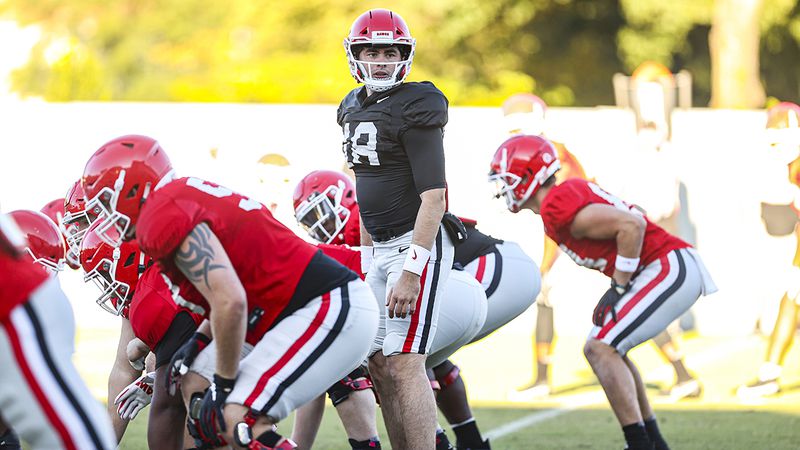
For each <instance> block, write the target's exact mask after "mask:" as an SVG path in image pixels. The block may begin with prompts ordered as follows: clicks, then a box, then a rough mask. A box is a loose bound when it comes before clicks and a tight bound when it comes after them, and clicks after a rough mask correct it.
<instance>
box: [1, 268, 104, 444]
mask: <svg viewBox="0 0 800 450" xmlns="http://www.w3.org/2000/svg"><path fill="white" fill-rule="evenodd" d="M74 343H75V320H74V318H73V315H72V308H71V307H70V304H69V300H67V298H66V297H65V296H64V293H63V292H62V291H61V288H60V287H59V285H58V280H57V279H56V278H53V279H51V280H48V281H46V282H45V283H44V284H42V286H40V287H39V288H38V289H37V290H35V291H34V292H33V294H32V295H31V297H30V298H29V299H28V301H27V302H26V303H24V304H22V305H19V306H17V307H16V308H15V309H13V310H12V311H11V314H10V316H9V318H8V319H7V320H5V321H3V322H0V412H1V413H2V416H3V419H5V421H6V422H7V423H8V424H9V426H10V427H11V428H13V429H14V431H16V432H17V433H18V434H19V436H20V437H21V438H22V440H24V441H26V442H28V443H29V444H30V445H31V448H33V449H47V450H52V449H61V448H63V449H75V450H88V449H113V448H116V439H115V438H114V433H113V431H112V429H111V421H110V420H109V417H108V414H107V413H106V412H105V410H104V409H103V407H102V406H101V405H100V403H98V402H97V400H95V399H94V397H92V394H91V393H90V392H89V389H88V388H87V387H86V385H85V384H84V382H83V380H82V379H81V377H80V375H78V372H77V370H75V366H73V365H72V354H73V352H74V350H75V346H74Z"/></svg>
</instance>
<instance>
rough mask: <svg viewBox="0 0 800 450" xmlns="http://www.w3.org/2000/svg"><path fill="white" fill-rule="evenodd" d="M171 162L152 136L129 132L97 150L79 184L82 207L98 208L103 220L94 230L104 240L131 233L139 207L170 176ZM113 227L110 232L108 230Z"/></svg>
mask: <svg viewBox="0 0 800 450" xmlns="http://www.w3.org/2000/svg"><path fill="white" fill-rule="evenodd" d="M172 174H173V170H172V163H170V161H169V157H168V156H167V154H166V153H165V152H164V150H163V149H162V148H161V146H160V145H159V144H158V142H156V141H155V140H154V139H152V138H149V137H146V136H137V135H129V136H122V137H118V138H116V139H113V140H111V141H109V142H107V143H106V144H104V145H103V146H102V147H100V149H99V150H97V151H96V152H95V153H94V155H92V157H91V158H89V162H87V163H86V168H85V169H84V170H83V178H82V179H81V184H82V186H83V190H84V191H85V193H86V209H87V210H89V211H94V210H95V209H96V208H99V211H101V212H100V216H101V217H102V219H103V224H102V225H101V226H99V227H98V228H97V229H96V230H95V232H96V233H97V234H98V235H99V236H100V238H101V239H103V240H104V241H105V242H107V243H109V244H111V245H114V246H116V245H119V244H120V243H121V241H116V242H115V241H112V240H111V236H112V235H115V236H118V237H119V238H121V239H129V238H131V237H132V236H131V235H132V231H133V227H132V225H135V224H136V219H138V218H139V210H140V209H141V207H142V204H143V203H144V201H145V200H146V199H147V196H148V195H150V192H151V191H153V190H154V189H155V188H156V187H157V186H158V183H159V182H168V181H169V180H172ZM111 228H115V229H116V231H115V232H114V233H111V232H109V230H110V229H111Z"/></svg>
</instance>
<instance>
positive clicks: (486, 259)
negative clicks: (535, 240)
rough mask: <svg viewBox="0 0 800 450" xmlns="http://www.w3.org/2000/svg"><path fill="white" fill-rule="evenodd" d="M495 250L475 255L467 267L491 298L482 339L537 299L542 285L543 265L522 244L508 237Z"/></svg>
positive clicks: (488, 297) (477, 339)
mask: <svg viewBox="0 0 800 450" xmlns="http://www.w3.org/2000/svg"><path fill="white" fill-rule="evenodd" d="M495 247H496V250H495V251H494V252H492V253H488V254H486V255H483V256H480V257H478V258H475V259H474V260H472V261H470V263H469V264H467V266H466V267H465V268H464V270H465V271H466V272H469V273H470V274H472V276H474V277H475V279H476V280H478V282H480V283H481V285H482V286H483V289H484V290H485V291H486V297H487V299H488V301H489V310H488V312H487V313H486V322H485V323H484V324H483V328H481V330H480V332H479V333H478V334H477V336H475V339H473V342H474V341H479V340H481V339H483V338H484V337H486V336H488V335H489V334H491V333H493V332H494V331H495V330H497V329H498V328H500V327H502V326H503V325H505V324H507V323H508V322H511V321H512V320H513V319H514V318H516V317H517V316H519V315H520V314H522V313H523V312H525V310H526V309H528V308H529V307H530V306H531V305H533V303H534V302H535V301H536V296H537V295H539V290H540V289H541V288H542V275H541V272H540V270H539V266H537V265H536V263H535V262H533V259H531V257H530V256H528V255H527V254H526V253H525V252H524V251H523V250H522V248H520V246H519V244H517V243H516V242H509V241H505V242H503V243H502V244H496V245H495Z"/></svg>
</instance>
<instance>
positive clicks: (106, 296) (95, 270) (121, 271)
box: [80, 221, 152, 316]
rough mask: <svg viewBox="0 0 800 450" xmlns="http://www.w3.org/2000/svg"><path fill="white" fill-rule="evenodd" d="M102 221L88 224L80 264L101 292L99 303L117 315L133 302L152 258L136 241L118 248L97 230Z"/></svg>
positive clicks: (100, 226) (112, 230) (113, 229)
mask: <svg viewBox="0 0 800 450" xmlns="http://www.w3.org/2000/svg"><path fill="white" fill-rule="evenodd" d="M101 222H102V221H96V222H95V223H93V224H92V226H91V227H89V230H88V231H87V232H86V235H85V236H84V238H83V242H82V243H81V250H80V258H81V266H83V271H84V272H85V273H86V274H85V275H84V276H83V281H85V282H89V281H91V282H93V283H94V284H95V286H97V287H98V288H99V289H100V292H102V294H100V297H98V298H97V304H98V305H100V307H101V308H103V309H104V310H106V311H108V312H110V313H111V314H114V315H116V316H118V315H120V314H121V313H122V311H123V310H124V309H125V308H126V307H127V306H128V304H129V303H130V300H131V298H133V291H134V290H135V289H136V283H137V282H138V281H139V277H140V276H141V274H142V273H143V272H144V270H145V268H147V266H149V265H150V264H151V261H152V260H151V259H150V258H149V257H148V256H147V255H145V254H144V252H143V251H141V250H140V249H139V245H138V244H137V243H136V240H130V241H125V242H123V243H122V244H121V245H120V246H119V247H114V246H112V245H109V244H108V243H106V242H105V241H104V240H103V239H101V237H100V236H99V235H98V233H97V230H98V229H100V228H102V226H103V225H102V223H101ZM115 230H116V228H113V227H112V228H109V229H108V232H109V233H112V234H113V233H114V231H115ZM113 237H116V236H113Z"/></svg>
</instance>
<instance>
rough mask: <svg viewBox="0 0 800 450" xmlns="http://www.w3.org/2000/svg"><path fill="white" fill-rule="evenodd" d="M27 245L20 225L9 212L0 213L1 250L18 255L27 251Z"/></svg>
mask: <svg viewBox="0 0 800 450" xmlns="http://www.w3.org/2000/svg"><path fill="white" fill-rule="evenodd" d="M27 246H28V243H27V242H26V241H25V236H23V234H22V230H20V229H19V225H17V223H16V222H14V219H12V218H11V216H9V215H8V214H4V213H0V251H2V252H4V253H6V254H7V255H11V256H14V257H17V256H20V255H22V254H23V253H25V247H27Z"/></svg>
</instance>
